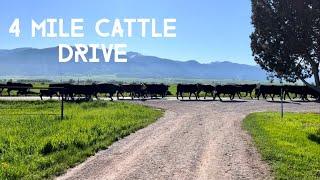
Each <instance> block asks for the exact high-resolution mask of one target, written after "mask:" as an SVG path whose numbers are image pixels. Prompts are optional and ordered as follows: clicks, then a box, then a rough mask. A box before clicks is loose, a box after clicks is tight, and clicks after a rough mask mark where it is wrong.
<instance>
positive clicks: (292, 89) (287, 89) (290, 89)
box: [283, 85, 306, 101]
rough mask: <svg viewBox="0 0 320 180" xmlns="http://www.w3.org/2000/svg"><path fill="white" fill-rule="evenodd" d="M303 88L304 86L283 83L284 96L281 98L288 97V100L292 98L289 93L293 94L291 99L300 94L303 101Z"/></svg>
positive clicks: (304, 88)
mask: <svg viewBox="0 0 320 180" xmlns="http://www.w3.org/2000/svg"><path fill="white" fill-rule="evenodd" d="M305 90H306V87H305V86H291V85H285V86H284V96H283V98H284V100H285V99H286V97H288V98H289V99H290V100H292V97H291V96H290V94H294V95H295V96H294V97H293V99H295V98H297V97H298V96H300V98H301V100H303V101H304V99H305Z"/></svg>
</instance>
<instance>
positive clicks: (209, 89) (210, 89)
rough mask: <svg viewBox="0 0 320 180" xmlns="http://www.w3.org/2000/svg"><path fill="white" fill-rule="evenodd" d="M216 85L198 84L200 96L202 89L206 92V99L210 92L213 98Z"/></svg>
mask: <svg viewBox="0 0 320 180" xmlns="http://www.w3.org/2000/svg"><path fill="white" fill-rule="evenodd" d="M215 90H216V89H215V87H214V86H212V85H204V84H198V97H199V93H200V92H201V91H203V92H204V99H206V97H207V95H208V94H211V96H212V98H214V92H215Z"/></svg>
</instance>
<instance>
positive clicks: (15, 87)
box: [6, 82, 33, 96]
mask: <svg viewBox="0 0 320 180" xmlns="http://www.w3.org/2000/svg"><path fill="white" fill-rule="evenodd" d="M6 86H7V92H8V95H9V96H10V95H11V94H10V92H11V91H17V95H28V94H30V93H32V92H30V89H31V88H32V87H33V86H32V84H25V83H12V82H7V85H6Z"/></svg>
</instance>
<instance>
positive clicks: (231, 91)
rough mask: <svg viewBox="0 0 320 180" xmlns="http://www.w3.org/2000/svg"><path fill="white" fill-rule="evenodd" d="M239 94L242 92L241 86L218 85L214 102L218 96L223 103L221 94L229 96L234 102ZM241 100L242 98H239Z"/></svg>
mask: <svg viewBox="0 0 320 180" xmlns="http://www.w3.org/2000/svg"><path fill="white" fill-rule="evenodd" d="M239 92H240V86H237V85H217V86H216V93H215V96H214V98H213V99H214V100H215V99H216V96H218V98H219V100H220V101H222V99H221V96H220V95H221V94H224V95H226V94H228V95H229V98H230V100H233V99H234V97H235V95H236V94H238V96H239ZM239 98H240V96H239Z"/></svg>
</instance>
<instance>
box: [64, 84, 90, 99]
mask: <svg viewBox="0 0 320 180" xmlns="http://www.w3.org/2000/svg"><path fill="white" fill-rule="evenodd" d="M95 94H96V85H94V84H93V85H70V86H67V95H69V96H70V98H71V100H74V98H75V97H78V98H82V97H84V99H85V100H87V101H88V100H91V99H92V96H94V95H95Z"/></svg>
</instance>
